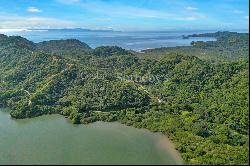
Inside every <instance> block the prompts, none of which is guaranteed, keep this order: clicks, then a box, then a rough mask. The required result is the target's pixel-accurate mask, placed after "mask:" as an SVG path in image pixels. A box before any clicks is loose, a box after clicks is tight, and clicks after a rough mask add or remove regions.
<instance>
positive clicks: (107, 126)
mask: <svg viewBox="0 0 250 166" xmlns="http://www.w3.org/2000/svg"><path fill="white" fill-rule="evenodd" d="M162 138H163V136H162V135H160V134H153V133H150V132H148V131H146V130H140V129H135V128H132V127H127V126H124V125H121V124H119V123H104V122H97V123H94V124H90V125H73V124H71V123H70V122H68V121H67V120H66V119H65V118H64V117H62V116H59V115H49V116H42V117H38V118H33V119H25V120H13V119H11V118H10V115H9V113H8V112H6V110H3V109H2V110H0V164H178V163H180V162H181V161H180V159H177V158H178V157H176V156H175V155H174V154H173V153H171V152H173V151H174V149H173V148H172V149H171V148H170V147H169V148H166V147H165V146H163V145H162V144H160V142H162Z"/></svg>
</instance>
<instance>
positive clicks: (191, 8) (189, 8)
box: [185, 6, 198, 10]
mask: <svg viewBox="0 0 250 166" xmlns="http://www.w3.org/2000/svg"><path fill="white" fill-rule="evenodd" d="M185 9H186V10H198V8H196V7H192V6H186V7H185Z"/></svg>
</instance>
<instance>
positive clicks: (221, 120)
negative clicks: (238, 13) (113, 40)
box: [0, 32, 249, 164]
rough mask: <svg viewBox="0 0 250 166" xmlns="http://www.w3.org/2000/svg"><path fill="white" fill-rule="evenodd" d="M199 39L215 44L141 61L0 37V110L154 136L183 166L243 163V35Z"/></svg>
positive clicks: (70, 44)
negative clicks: (119, 126)
mask: <svg viewBox="0 0 250 166" xmlns="http://www.w3.org/2000/svg"><path fill="white" fill-rule="evenodd" d="M205 35H206V36H211V37H216V38H217V39H218V40H217V41H216V42H205V43H204V42H202V43H200V42H198V43H196V44H194V43H193V45H194V46H190V47H177V48H170V49H169V48H162V49H155V50H150V51H146V52H145V53H144V54H142V53H132V52H130V51H126V50H124V49H122V48H119V47H99V48H96V49H91V48H89V47H88V46H86V45H85V44H84V43H79V41H75V40H68V41H51V42H44V43H40V44H38V45H34V44H33V43H32V42H29V41H26V39H23V38H20V37H15V38H13V37H7V36H4V35H0V63H1V66H0V78H1V80H0V81H1V82H0V106H3V107H10V108H11V109H12V110H13V111H12V112H11V116H12V117H14V118H30V117H35V116H40V115H44V114H54V113H57V114H62V115H64V116H66V117H68V118H70V119H71V120H72V123H74V124H80V123H83V124H87V123H92V122H96V121H107V122H112V121H119V122H121V123H123V124H126V125H129V126H134V127H137V128H146V129H149V130H151V131H153V132H161V133H163V134H165V135H167V136H168V137H169V138H170V139H171V140H172V141H173V142H174V143H175V145H176V148H177V149H178V150H179V151H180V153H181V154H182V157H183V159H184V161H185V163H186V164H248V162H249V158H248V153H249V148H248V144H249V113H248V108H249V105H248V104H249V97H248V95H249V90H248V86H249V85H248V84H249V81H248V79H249V68H248V66H249V62H248V60H247V59H246V58H245V57H248V53H247V52H246V51H247V50H248V47H249V46H248V45H249V43H248V42H247V41H246V39H248V36H246V34H237V33H228V32H225V33H221V32H220V33H215V34H205ZM201 36H203V35H201ZM190 37H191V36H190ZM198 37H199V36H198ZM220 49H223V51H222V53H218V52H220V51H219V50H220ZM41 50H42V51H41ZM200 51H205V52H206V53H208V54H206V55H205V54H204V55H202V56H201V54H200V53H201V52H200ZM51 53H53V54H51ZM187 54H188V55H189V56H187ZM221 55H223V56H222V57H221ZM201 59H202V60H201ZM240 59H241V60H240ZM210 60H212V62H216V63H210V62H211V61H210ZM222 60H223V62H221V61H222Z"/></svg>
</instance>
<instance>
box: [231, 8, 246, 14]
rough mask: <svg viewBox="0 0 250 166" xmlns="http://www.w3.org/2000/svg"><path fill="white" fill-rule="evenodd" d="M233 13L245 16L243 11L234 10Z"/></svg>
mask: <svg viewBox="0 0 250 166" xmlns="http://www.w3.org/2000/svg"><path fill="white" fill-rule="evenodd" d="M232 12H233V13H235V14H243V13H244V11H242V10H237V9H236V10H233V11H232Z"/></svg>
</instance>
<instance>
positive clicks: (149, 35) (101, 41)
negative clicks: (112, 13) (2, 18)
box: [2, 30, 216, 51]
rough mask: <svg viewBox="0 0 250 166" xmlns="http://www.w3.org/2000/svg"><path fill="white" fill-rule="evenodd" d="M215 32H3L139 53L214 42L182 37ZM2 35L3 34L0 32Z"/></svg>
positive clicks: (32, 39) (208, 39)
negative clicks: (78, 41) (153, 49)
mask: <svg viewBox="0 0 250 166" xmlns="http://www.w3.org/2000/svg"><path fill="white" fill-rule="evenodd" d="M206 32H215V31H163V32H157V31H151V32H120V31H119V32H118V31H117V32H116V31H78V30H76V31H74V30H68V31H67V30H29V31H19V32H5V33H4V34H6V35H15V36H16V35H18V36H22V37H24V38H27V39H28V40H31V41H33V42H35V43H37V42H41V41H48V40H60V39H78V40H80V41H82V42H85V43H87V44H88V45H89V46H90V47H92V48H96V47H99V46H115V45H116V46H119V47H122V48H125V49H128V50H134V51H141V50H145V49H152V48H160V47H176V46H189V45H190V44H191V42H192V41H214V40H216V39H215V38H189V39H183V37H182V36H183V35H189V34H199V33H206ZM2 33H3V32H2Z"/></svg>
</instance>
